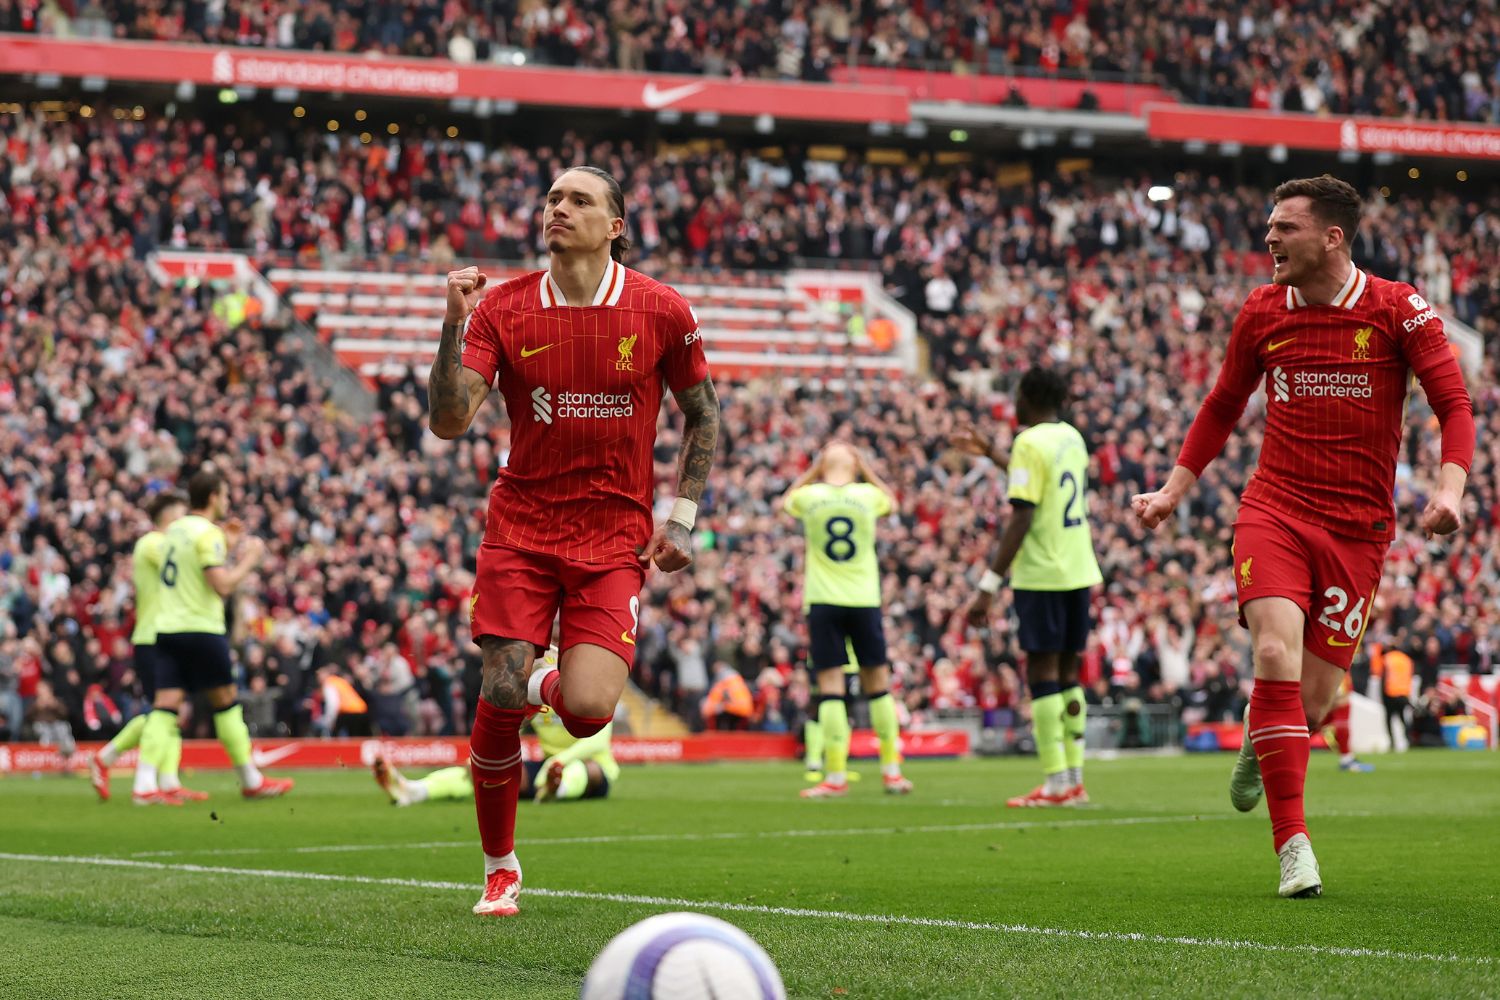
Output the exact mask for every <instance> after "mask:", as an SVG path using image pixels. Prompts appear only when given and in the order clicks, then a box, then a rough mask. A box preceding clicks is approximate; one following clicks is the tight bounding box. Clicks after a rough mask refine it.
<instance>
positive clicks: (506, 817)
mask: <svg viewBox="0 0 1500 1000" xmlns="http://www.w3.org/2000/svg"><path fill="white" fill-rule="evenodd" d="M524 718H526V712H525V711H524V710H523V709H519V708H496V707H495V706H494V705H491V704H490V703H489V702H487V701H485V700H484V699H483V698H481V699H479V711H478V712H477V713H475V717H474V732H473V733H472V734H471V735H470V736H469V773H470V774H471V775H472V776H473V778H474V810H475V812H476V813H478V815H479V842H480V843H481V844H483V845H484V853H485V854H487V855H489V856H490V857H494V858H503V857H504V856H505V855H507V854H509V853H510V852H511V851H512V850H514V849H515V845H516V798H517V797H518V796H519V795H520V794H521V775H522V774H523V770H522V767H521V720H522V719H524Z"/></svg>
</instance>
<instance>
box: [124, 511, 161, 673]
mask: <svg viewBox="0 0 1500 1000" xmlns="http://www.w3.org/2000/svg"><path fill="white" fill-rule="evenodd" d="M166 552H167V536H166V535H164V534H162V533H161V532H160V531H148V532H146V533H145V534H144V535H142V536H141V538H140V541H138V542H136V543H135V549H134V550H133V551H132V552H131V553H130V564H131V576H132V577H134V580H135V630H134V631H132V632H131V633H130V641H131V642H133V643H134V644H135V645H137V646H150V645H152V644H153V643H155V642H156V614H157V611H158V609H159V608H160V606H161V561H162V557H163V556H164V555H166Z"/></svg>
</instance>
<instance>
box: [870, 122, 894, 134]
mask: <svg viewBox="0 0 1500 1000" xmlns="http://www.w3.org/2000/svg"><path fill="white" fill-rule="evenodd" d="M870 134H871V135H874V136H880V137H882V138H883V137H885V136H888V135H890V134H891V123H890V122H871V123H870Z"/></svg>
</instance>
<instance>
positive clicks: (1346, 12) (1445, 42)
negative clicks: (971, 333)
mask: <svg viewBox="0 0 1500 1000" xmlns="http://www.w3.org/2000/svg"><path fill="white" fill-rule="evenodd" d="M3 10H4V11H9V16H8V17H6V16H5V15H4V13H0V30H7V31H27V32H42V33H45V34H64V35H65V34H79V35H83V36H87V37H116V38H140V39H154V40H158V41H169V42H176V41H182V42H200V43H208V44H211V45H245V46H256V47H266V48H299V49H314V50H323V51H337V52H366V53H371V54H384V55H388V56H406V57H416V58H448V59H452V60H453V61H455V62H458V63H463V64H468V63H472V62H487V61H499V62H502V63H513V62H516V61H529V62H542V63H550V64H553V65H560V66H590V67H595V68H618V69H627V70H636V71H640V70H649V71H652V72H660V73H705V74H708V75H712V76H728V77H731V78H740V77H774V78H781V79H802V80H808V81H823V80H828V79H830V78H832V77H834V76H835V75H836V71H837V68H838V64H846V65H850V66H857V65H858V64H860V63H869V64H872V65H874V66H876V67H913V68H923V69H937V70H941V71H947V72H954V73H964V74H968V73H974V72H980V73H998V74H1004V75H1006V76H1011V77H1016V76H1038V77H1056V76H1063V77H1069V78H1074V79H1079V78H1081V79H1089V80H1098V81H1108V80H1129V81H1133V82H1142V81H1151V82H1155V83H1160V84H1162V85H1164V86H1166V87H1168V88H1170V89H1171V90H1174V91H1176V92H1177V93H1178V94H1180V95H1181V96H1182V97H1183V98H1184V99H1185V100H1187V101H1189V102H1194V103H1199V104H1210V105H1228V106H1235V107H1253V108H1262V109H1273V110H1285V111H1305V112H1313V113H1317V112H1327V113H1331V114H1337V115H1346V114H1372V115H1381V116H1386V117H1393V118H1428V119H1443V120H1471V121H1492V122H1493V121H1497V120H1500V73H1497V64H1500V14H1497V12H1496V10H1495V8H1494V6H1493V5H1492V4H1472V3H1465V2H1462V0H1423V2H1420V3H1419V2H1418V0H1389V2H1385V3H1380V4H1374V5H1370V4H1352V3H1340V4H1335V5H1332V6H1329V5H1327V4H1317V3H1312V2H1309V0H1294V2H1289V3H1282V4H1274V5H1272V4H1257V5H1251V6H1240V7H1233V6H1230V5H1228V4H1224V3H1209V4H1206V5H1194V6H1186V7H1184V6H1182V5H1181V4H1174V3H1170V2H1165V0H1134V2H1132V3H1123V4H1113V3H1094V4H1083V5H1073V6H1071V7H1069V6H1068V5H1066V4H1064V5H1063V7H1062V8H1061V11H1060V10H1059V8H1058V6H1057V5H1056V4H1055V3H1052V2H1050V0H1004V2H1001V3H994V2H990V0H959V2H957V3H951V4H935V5H927V6H924V5H915V6H910V7H906V6H901V5H892V4H858V3H836V2H835V3H819V4H818V5H817V6H816V7H815V8H814V9H813V10H812V11H811V12H809V10H808V8H807V5H806V4H803V3H793V4H775V5H770V6H762V5H751V6H745V5H736V4H731V3H727V2H724V0H711V2H703V3H698V4H692V5H678V6H675V7H673V8H671V9H670V10H669V11H665V12H664V10H663V9H661V8H658V7H654V6H652V5H650V4H646V3H643V2H639V0H567V2H564V3H560V4H558V5H557V6H547V5H538V4H527V3H521V4H514V3H511V4H502V5H495V6H492V5H489V4H486V5H484V7H483V8H482V9H480V8H477V7H475V6H474V5H467V4H462V3H452V2H442V0H407V2H405V3H403V4H371V3H368V2H367V0H320V2H316V3H305V4H288V5H282V6H279V7H278V6H277V5H267V4H265V3H261V2H258V0H220V2H217V3H212V4H198V3H190V4H186V5H177V6H173V7H168V8H163V7H161V6H159V5H155V4H135V3H112V4H106V5H99V4H91V5H89V6H87V7H85V8H83V9H82V10H78V9H77V8H76V7H75V6H74V5H73V4H56V5H54V4H47V5H43V6H42V7H41V9H40V10H38V7H37V5H36V4H31V3H19V4H11V5H7V6H6V7H5V8H3ZM23 12H24V13H23ZM1005 103H1007V104H1014V105H1015V106H1024V104H1025V100H1024V98H1022V97H1021V96H1020V93H1019V88H1018V87H1015V86H1013V87H1012V88H1011V96H1010V97H1009V98H1007V100H1006V102H1005Z"/></svg>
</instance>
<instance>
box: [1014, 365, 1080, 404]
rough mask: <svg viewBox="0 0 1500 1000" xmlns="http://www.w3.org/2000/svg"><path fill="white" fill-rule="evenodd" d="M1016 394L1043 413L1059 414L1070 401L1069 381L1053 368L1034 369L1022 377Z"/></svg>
mask: <svg viewBox="0 0 1500 1000" xmlns="http://www.w3.org/2000/svg"><path fill="white" fill-rule="evenodd" d="M1016 394H1017V395H1018V396H1020V397H1021V398H1022V399H1024V400H1026V405H1027V406H1028V407H1029V408H1030V409H1032V410H1033V411H1035V410H1040V411H1042V412H1043V413H1057V412H1059V411H1060V410H1062V408H1063V404H1065V403H1067V401H1068V380H1067V379H1065V378H1063V376H1062V375H1061V374H1060V373H1058V372H1055V371H1053V370H1052V369H1051V368H1032V369H1030V370H1028V371H1027V372H1026V374H1025V375H1022V376H1021V384H1020V385H1019V386H1018V387H1017V388H1016Z"/></svg>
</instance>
